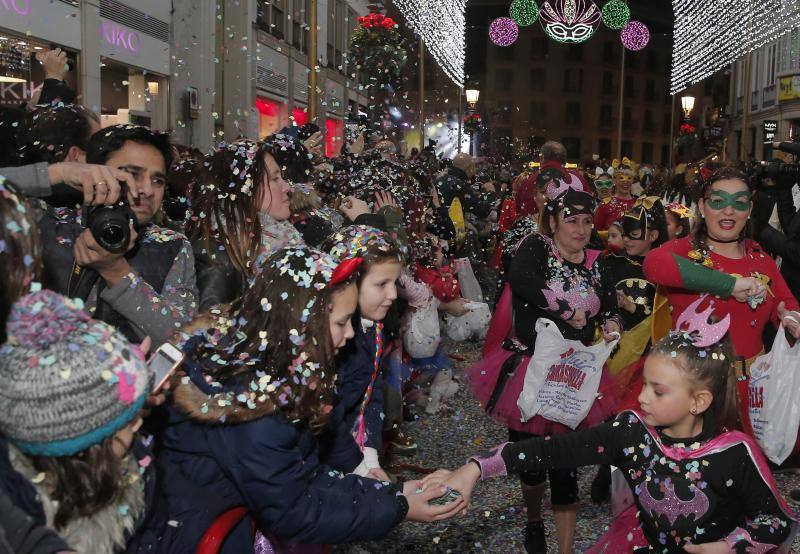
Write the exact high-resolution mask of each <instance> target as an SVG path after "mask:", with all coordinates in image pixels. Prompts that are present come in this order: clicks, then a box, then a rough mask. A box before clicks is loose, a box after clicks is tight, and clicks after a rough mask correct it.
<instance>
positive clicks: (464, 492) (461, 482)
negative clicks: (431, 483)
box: [443, 462, 481, 510]
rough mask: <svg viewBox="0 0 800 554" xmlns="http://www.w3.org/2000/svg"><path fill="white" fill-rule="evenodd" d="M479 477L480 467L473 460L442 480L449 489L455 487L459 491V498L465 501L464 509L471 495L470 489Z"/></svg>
mask: <svg viewBox="0 0 800 554" xmlns="http://www.w3.org/2000/svg"><path fill="white" fill-rule="evenodd" d="M480 478H481V468H480V467H478V464H476V463H475V462H467V463H466V464H464V465H463V466H461V467H460V468H458V469H457V470H455V471H454V472H453V473H451V474H450V475H449V476H448V477H447V479H446V480H445V481H444V483H443V484H444V485H447V486H448V487H450V488H451V489H455V490H457V491H458V492H460V493H461V498H463V499H464V500H465V502H466V504H465V505H464V508H465V510H466V507H467V505H469V501H470V497H472V489H474V488H475V483H477V482H478V480H479V479H480Z"/></svg>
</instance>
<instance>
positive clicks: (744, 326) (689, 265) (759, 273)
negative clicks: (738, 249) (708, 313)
mask: <svg viewBox="0 0 800 554" xmlns="http://www.w3.org/2000/svg"><path fill="white" fill-rule="evenodd" d="M744 249H745V255H744V257H743V258H741V259H732V258H726V257H724V256H720V255H719V254H715V253H714V252H705V251H699V250H696V249H695V248H694V246H693V245H692V240H691V238H690V237H684V238H681V239H675V240H671V241H669V242H667V243H666V244H664V245H663V246H661V247H659V248H656V249H654V250H652V251H650V253H649V254H648V255H647V257H646V258H645V261H644V274H645V277H646V278H647V280H648V281H650V282H652V283H655V284H656V285H660V286H661V287H662V291H663V292H665V293H666V296H667V300H668V302H669V306H670V308H671V312H672V319H673V321H672V323H673V325H674V324H675V319H676V318H677V317H678V315H679V314H681V313H683V311H684V310H685V309H686V307H687V306H688V305H689V304H691V303H692V302H693V301H694V300H697V297H698V295H699V294H702V293H709V294H712V295H716V296H717V297H718V298H715V299H714V316H715V317H717V318H719V319H722V318H723V317H725V315H726V314H731V327H730V336H731V340H732V341H733V348H734V350H735V351H736V354H737V355H738V356H742V357H744V358H745V359H749V358H752V357H753V356H756V355H758V354H759V353H760V352H761V351H762V349H763V348H764V344H763V341H762V340H761V336H762V333H763V332H764V327H765V326H766V324H767V322H769V321H772V322H773V324H774V325H775V327H777V326H778V323H779V322H778V315H777V309H778V304H780V303H781V302H785V303H786V309H787V310H797V309H798V302H797V299H796V298H795V297H794V296H792V293H791V291H790V290H789V287H788V286H787V285H786V281H785V280H784V279H783V276H782V275H781V273H780V270H779V269H778V266H777V264H776V263H775V260H773V259H772V258H771V257H770V256H769V255H768V254H767V253H766V252H764V251H763V250H762V249H761V247H760V246H759V245H758V243H757V242H755V241H753V240H750V239H745V241H744ZM736 277H755V278H757V279H759V280H761V282H763V283H764V284H765V285H766V286H767V289H768V292H767V295H766V298H765V299H764V301H763V302H761V303H760V304H758V305H757V306H756V307H755V308H751V307H750V305H748V304H747V303H746V302H738V301H737V300H736V299H734V298H733V297H732V296H731V293H732V292H733V286H734V284H735V283H736ZM702 308H705V306H702Z"/></svg>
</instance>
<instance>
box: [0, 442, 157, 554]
mask: <svg viewBox="0 0 800 554" xmlns="http://www.w3.org/2000/svg"><path fill="white" fill-rule="evenodd" d="M145 442H146V441H144V440H142V439H141V438H138V437H137V439H136V440H135V441H134V443H133V448H132V450H131V454H130V455H129V456H128V457H127V458H126V460H125V461H124V462H123V464H128V466H129V467H128V468H127V470H128V475H129V476H130V481H128V483H129V484H128V486H127V487H126V488H125V489H124V490H123V491H122V495H121V497H120V498H119V499H118V500H116V501H115V502H113V503H112V504H111V505H109V506H106V507H104V508H101V509H100V510H98V511H97V512H95V513H94V514H92V515H91V516H87V517H80V516H78V517H75V518H73V519H72V520H70V521H69V522H68V523H67V525H66V526H65V527H64V528H63V529H59V531H58V534H59V535H60V537H61V539H62V540H63V541H64V542H65V543H66V544H68V545H69V548H70V549H72V550H74V551H75V552H78V553H81V554H90V553H91V554H94V553H98V554H105V553H115V552H127V553H144V552H160V544H161V540H162V539H163V538H164V535H165V533H166V532H167V530H168V527H167V525H166V523H167V520H166V517H165V513H164V512H162V509H163V508H164V504H163V502H162V497H161V496H160V492H159V487H158V486H157V484H156V472H155V464H151V462H152V460H153V458H152V451H151V449H150V448H149V446H148V445H147V444H145ZM39 476H40V472H39V471H38V470H37V469H36V468H35V467H34V466H33V462H32V461H31V460H30V458H28V457H27V456H26V455H24V454H22V453H21V452H20V451H19V450H17V449H16V448H14V446H13V445H10V444H9V443H7V442H6V440H5V439H3V438H0V489H2V492H3V493H4V494H5V495H8V497H9V499H10V500H11V502H12V503H13V504H14V505H15V506H16V507H18V508H20V509H21V510H22V511H24V512H25V514H26V515H27V516H28V518H29V520H32V521H29V524H33V525H35V526H39V527H43V526H47V527H49V528H51V529H53V528H54V518H55V514H56V511H57V509H58V505H57V503H56V501H55V500H53V499H51V498H50V495H49V493H48V483H47V480H46V479H45V480H44V481H43V480H41V479H40V477H39ZM45 531H46V530H44V529H40V530H39V531H38V532H39V533H42V532H45ZM54 540H55V538H51V539H49V540H48V542H51V543H52V541H54ZM37 552H40V550H37Z"/></svg>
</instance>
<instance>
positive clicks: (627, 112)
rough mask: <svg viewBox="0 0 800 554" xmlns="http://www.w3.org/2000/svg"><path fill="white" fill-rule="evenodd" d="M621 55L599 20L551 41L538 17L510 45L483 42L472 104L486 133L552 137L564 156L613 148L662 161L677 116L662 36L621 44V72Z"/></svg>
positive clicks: (614, 36) (610, 152)
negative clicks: (642, 43) (477, 97)
mask: <svg viewBox="0 0 800 554" xmlns="http://www.w3.org/2000/svg"><path fill="white" fill-rule="evenodd" d="M622 58H623V46H622V44H621V42H620V40H619V33H618V32H614V31H610V30H608V29H606V28H605V27H601V29H599V30H598V31H597V33H596V34H595V35H594V36H592V38H590V39H589V40H588V41H586V42H585V43H582V44H576V45H567V44H561V43H558V42H555V41H553V40H552V39H550V38H548V37H547V36H546V35H545V33H544V31H543V30H542V29H541V27H540V26H539V25H538V24H534V25H532V26H530V27H525V28H522V29H520V35H519V38H518V39H517V41H516V42H515V43H514V44H513V45H512V46H509V47H499V46H495V45H494V44H491V43H489V44H488V46H487V63H486V68H487V69H486V74H485V75H484V76H483V81H484V82H485V86H483V87H482V88H485V89H486V93H485V95H484V96H483V97H482V102H481V105H480V106H479V107H480V109H481V112H482V114H484V116H485V117H486V116H488V122H489V129H490V133H491V138H492V139H494V138H496V137H506V136H507V137H511V138H513V139H514V140H515V141H520V140H521V141H532V142H539V143H541V141H542V140H544V139H548V140H550V139H552V140H558V141H561V142H562V143H564V145H565V146H566V148H567V151H568V157H569V159H570V160H571V161H580V160H586V159H590V158H591V157H592V156H593V155H595V154H597V155H599V156H600V157H602V158H606V159H611V158H614V157H618V156H619V155H620V154H621V155H623V156H628V157H630V158H632V159H634V160H635V161H637V162H640V163H663V164H666V163H668V160H669V138H670V126H671V125H672V124H673V121H674V119H673V118H674V117H677V115H676V114H674V112H673V107H672V97H671V96H670V95H669V92H668V91H669V86H668V82H667V79H668V73H669V71H668V68H669V64H670V59H671V45H670V42H669V38H668V37H665V36H653V37H652V38H651V40H650V44H649V45H648V46H647V47H646V48H645V49H644V50H642V51H639V52H631V51H626V52H625V57H624V59H625V61H624V76H623V60H622ZM620 87H623V90H622V92H623V95H622V99H620ZM620 118H622V140H621V144H620V140H619V138H618V137H619V132H618V129H619V127H618V124H619V121H620ZM484 140H486V139H484Z"/></svg>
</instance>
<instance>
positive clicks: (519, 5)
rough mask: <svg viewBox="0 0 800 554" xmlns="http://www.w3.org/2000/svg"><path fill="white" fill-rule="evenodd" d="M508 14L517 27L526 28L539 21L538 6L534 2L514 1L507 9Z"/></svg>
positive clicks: (529, 0)
mask: <svg viewBox="0 0 800 554" xmlns="http://www.w3.org/2000/svg"><path fill="white" fill-rule="evenodd" d="M508 13H509V14H510V15H511V19H513V20H514V21H516V23H517V25H519V26H520V27H527V26H528V25H533V24H534V23H536V20H537V19H539V5H538V4H537V3H536V2H535V0H514V1H513V2H511V6H510V7H509V8H508Z"/></svg>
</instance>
